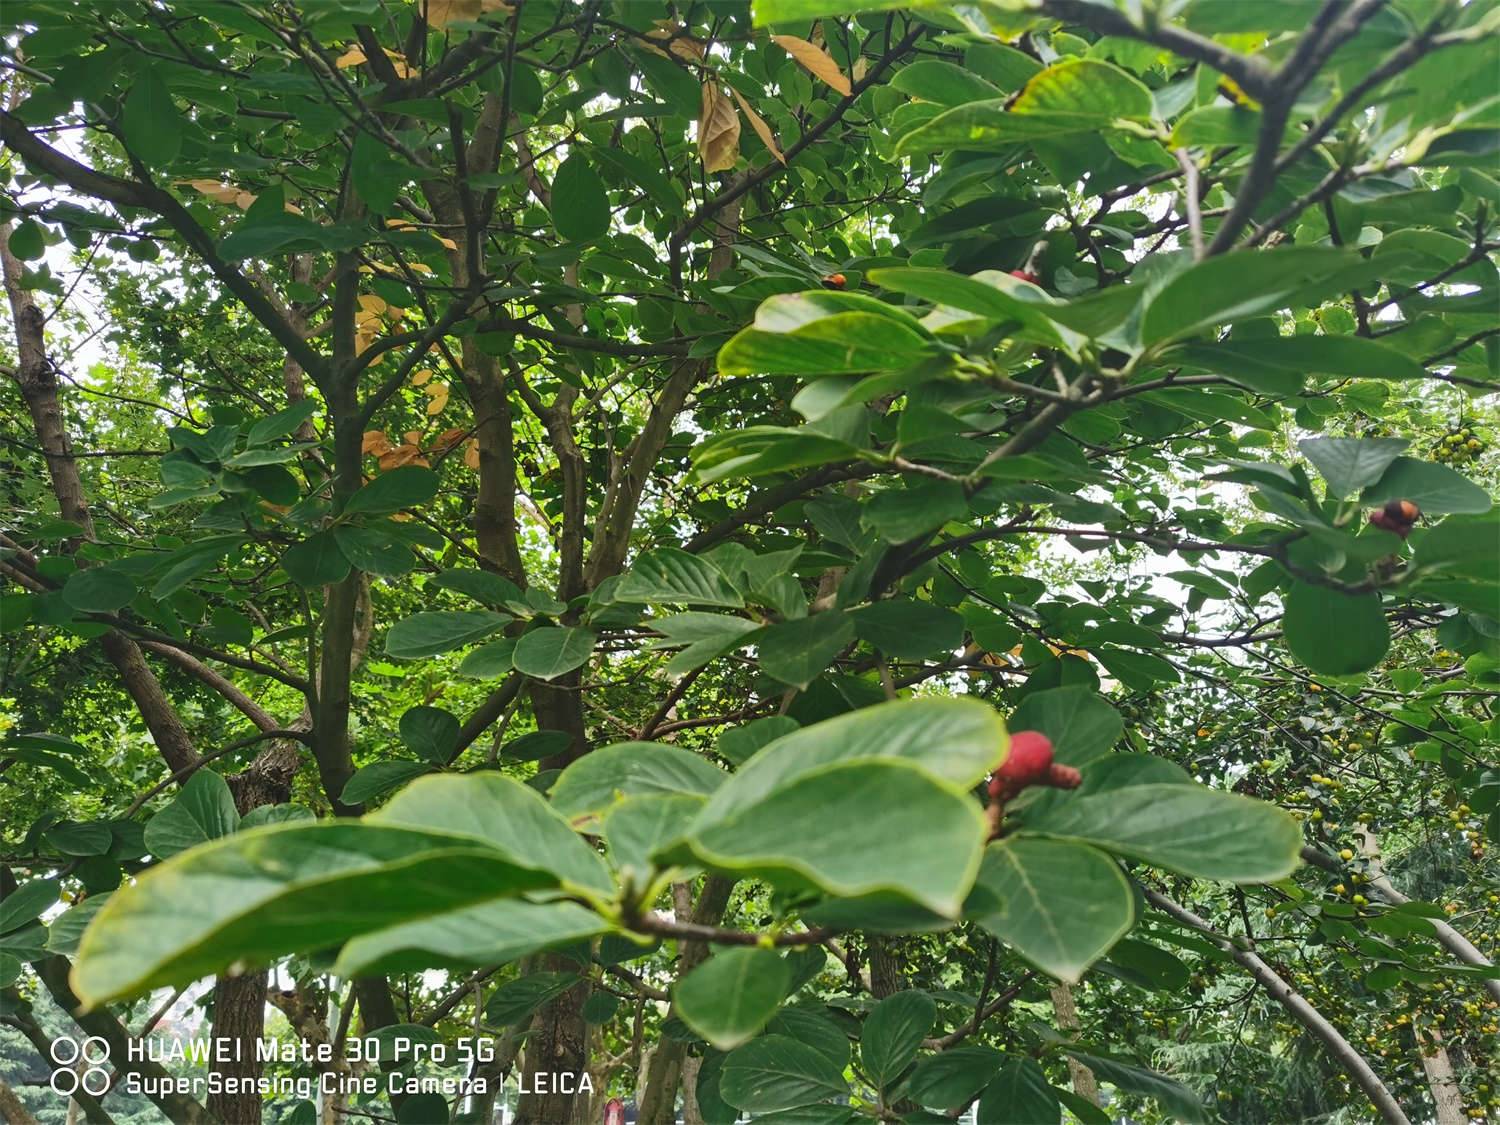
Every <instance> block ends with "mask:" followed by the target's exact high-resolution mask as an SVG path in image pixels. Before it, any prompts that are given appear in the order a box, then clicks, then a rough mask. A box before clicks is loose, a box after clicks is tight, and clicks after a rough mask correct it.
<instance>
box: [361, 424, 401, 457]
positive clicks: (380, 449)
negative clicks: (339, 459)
mask: <svg viewBox="0 0 1500 1125" xmlns="http://www.w3.org/2000/svg"><path fill="white" fill-rule="evenodd" d="M394 448H395V447H394V446H393V445H391V439H390V438H388V437H386V435H385V431H384V430H366V431H365V437H364V440H363V441H361V442H360V443H359V451H360V452H361V453H363V454H365V455H367V456H368V455H369V454H371V453H373V454H374V455H375V456H376V457H384V456H385V455H386V454H387V453H389V452H390V451H391V450H392V449H394Z"/></svg>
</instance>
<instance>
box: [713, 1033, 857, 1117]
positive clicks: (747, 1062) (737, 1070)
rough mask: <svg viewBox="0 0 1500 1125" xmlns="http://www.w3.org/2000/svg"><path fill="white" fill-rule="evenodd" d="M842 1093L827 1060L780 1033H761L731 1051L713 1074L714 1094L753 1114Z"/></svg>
mask: <svg viewBox="0 0 1500 1125" xmlns="http://www.w3.org/2000/svg"><path fill="white" fill-rule="evenodd" d="M848 1091H849V1084H848V1083H847V1082H845V1081H844V1074H843V1071H842V1069H841V1068H839V1067H836V1066H834V1064H833V1060H832V1059H830V1058H829V1057H828V1056H827V1055H825V1054H823V1053H822V1052H821V1051H819V1050H817V1049H816V1048H815V1047H810V1046H808V1045H807V1044H805V1043H799V1042H798V1041H797V1040H795V1039H792V1038H789V1037H788V1036H785V1035H763V1036H761V1037H760V1038H759V1039H752V1040H751V1041H750V1042H749V1043H746V1044H745V1045H744V1046H743V1047H738V1048H736V1049H735V1050H733V1051H731V1052H730V1054H729V1057H728V1058H726V1059H725V1060H724V1069H723V1071H722V1072H721V1073H720V1078H719V1094H720V1096H721V1097H723V1099H724V1100H725V1101H726V1102H728V1103H729V1104H730V1105H732V1106H735V1107H737V1108H739V1109H742V1110H745V1111H746V1112H748V1113H754V1114H762V1113H771V1112H773V1111H775V1110H779V1109H798V1108H800V1107H802V1106H808V1105H813V1104H814V1103H816V1102H823V1101H828V1100H829V1099H830V1098H837V1097H844V1096H846V1095H847V1094H848Z"/></svg>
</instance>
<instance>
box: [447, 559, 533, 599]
mask: <svg viewBox="0 0 1500 1125" xmlns="http://www.w3.org/2000/svg"><path fill="white" fill-rule="evenodd" d="M432 582H433V583H434V584H435V585H437V586H441V587H443V588H444V589H447V590H457V591H458V592H459V593H461V594H467V595H468V596H469V597H471V598H473V599H474V600H475V601H476V602H482V603H483V604H485V605H487V606H490V607H491V608H495V607H504V606H505V605H506V604H507V603H508V602H513V601H520V600H521V590H520V587H518V586H517V585H516V584H515V583H514V582H512V581H511V580H510V579H509V578H506V577H504V576H503V575H499V574H493V573H491V572H490V571H488V570H474V569H471V568H465V567H454V568H452V569H450V570H445V571H443V572H442V573H441V574H439V575H437V576H436V577H435V578H433V579H432Z"/></svg>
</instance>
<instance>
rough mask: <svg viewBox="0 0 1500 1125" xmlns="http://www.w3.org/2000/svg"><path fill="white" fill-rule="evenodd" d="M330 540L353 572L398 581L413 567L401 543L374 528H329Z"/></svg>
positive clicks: (415, 563) (414, 562)
mask: <svg viewBox="0 0 1500 1125" xmlns="http://www.w3.org/2000/svg"><path fill="white" fill-rule="evenodd" d="M333 538H334V541H335V542H337V543H338V547H339V550H340V551H341V552H342V553H343V556H344V558H346V559H348V560H349V565H350V566H352V567H353V568H354V569H355V570H363V571H366V572H367V573H369V574H376V575H380V576H381V577H383V578H399V577H400V576H401V575H403V574H405V573H406V572H407V571H409V570H411V569H412V567H414V566H416V565H417V560H416V558H415V557H414V556H413V555H412V553H411V549H410V548H409V547H407V545H406V544H405V543H401V542H397V541H396V540H394V539H392V538H391V537H390V536H389V535H387V534H384V533H382V532H380V531H376V530H375V529H374V528H369V527H354V526H353V525H351V524H340V525H339V526H337V527H335V528H334V529H333Z"/></svg>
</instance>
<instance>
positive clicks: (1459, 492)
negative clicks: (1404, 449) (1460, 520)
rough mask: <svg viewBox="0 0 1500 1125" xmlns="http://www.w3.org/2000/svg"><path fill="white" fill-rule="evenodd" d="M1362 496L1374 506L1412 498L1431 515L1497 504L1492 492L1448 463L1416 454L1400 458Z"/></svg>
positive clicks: (1469, 511)
mask: <svg viewBox="0 0 1500 1125" xmlns="http://www.w3.org/2000/svg"><path fill="white" fill-rule="evenodd" d="M1359 499H1360V502H1361V503H1362V504H1366V505H1369V506H1370V507H1378V506H1380V505H1381V504H1385V503H1387V502H1388V501H1391V500H1410V501H1412V502H1413V503H1415V504H1416V505H1417V507H1419V508H1421V509H1422V511H1424V512H1426V513H1427V514H1429V515H1447V514H1449V513H1452V514H1455V515H1474V514H1477V513H1482V512H1487V511H1489V510H1490V507H1491V505H1492V504H1493V501H1492V500H1491V499H1490V494H1489V493H1488V492H1486V491H1485V490H1484V489H1482V488H1480V487H1479V485H1477V484H1475V483H1474V482H1473V481H1471V480H1469V479H1468V478H1467V477H1464V476H1461V475H1460V474H1458V473H1456V472H1454V471H1453V470H1452V469H1450V468H1448V466H1447V465H1435V464H1433V463H1432V462H1431V461H1418V460H1417V459H1416V458H1414V457H1397V458H1396V459H1395V460H1394V461H1392V462H1391V464H1390V467H1389V468H1387V469H1386V471H1385V473H1384V474H1382V476H1381V477H1380V479H1379V480H1377V481H1376V482H1375V483H1374V484H1372V485H1370V487H1369V488H1367V489H1365V491H1364V492H1362V493H1361V494H1360V497H1359Z"/></svg>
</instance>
